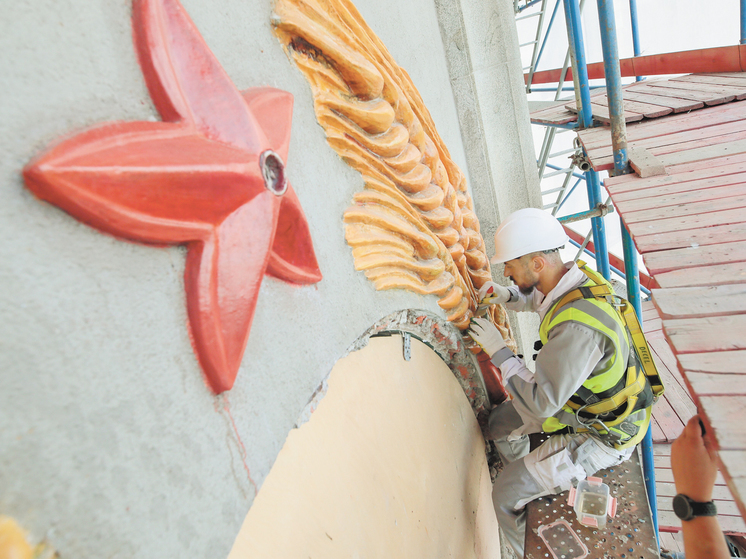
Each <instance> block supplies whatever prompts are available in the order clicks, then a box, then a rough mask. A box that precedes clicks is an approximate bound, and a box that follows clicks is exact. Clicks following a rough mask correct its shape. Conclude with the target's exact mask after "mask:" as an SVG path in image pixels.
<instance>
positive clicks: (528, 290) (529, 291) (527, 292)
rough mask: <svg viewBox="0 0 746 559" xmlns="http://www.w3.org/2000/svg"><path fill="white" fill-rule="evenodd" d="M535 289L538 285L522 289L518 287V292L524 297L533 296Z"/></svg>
mask: <svg viewBox="0 0 746 559" xmlns="http://www.w3.org/2000/svg"><path fill="white" fill-rule="evenodd" d="M534 289H536V284H533V285H531V286H529V287H521V286H520V285H519V286H518V290H519V291H520V292H521V293H523V294H524V295H533V293H534Z"/></svg>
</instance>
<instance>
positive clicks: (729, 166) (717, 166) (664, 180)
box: [604, 153, 746, 193]
mask: <svg viewBox="0 0 746 559" xmlns="http://www.w3.org/2000/svg"><path fill="white" fill-rule="evenodd" d="M744 163H746V154H743V153H739V154H738V155H729V156H728V157H722V158H720V159H716V160H708V161H697V162H695V163H684V164H682V165H673V166H671V167H668V168H667V169H666V171H667V172H668V175H667V176H664V177H648V178H645V179H642V178H640V177H638V176H637V175H620V176H618V177H610V178H608V179H606V180H605V181H604V185H605V186H606V187H607V189H609V192H616V193H620V192H627V191H628V190H635V189H639V188H648V187H649V188H654V187H656V186H665V185H667V184H672V183H678V182H688V181H692V180H700V179H706V178H713V177H720V176H725V175H732V174H734V173H740V172H743V171H745V170H746V165H743V164H744ZM739 165H740V167H739ZM642 181H645V182H642Z"/></svg>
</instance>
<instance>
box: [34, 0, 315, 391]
mask: <svg viewBox="0 0 746 559" xmlns="http://www.w3.org/2000/svg"><path fill="white" fill-rule="evenodd" d="M132 19H133V29H134V41H135V46H136V48H137V52H138V55H139V59H140V65H141V66H142V70H143V74H144V76H145V81H146V83H147V86H148V89H149V91H150V95H151V97H152V99H153V102H154V104H155V106H156V108H157V110H158V112H159V113H160V115H161V117H162V119H163V122H112V123H105V124H102V125H100V126H97V127H94V128H91V129H89V130H86V131H84V132H82V133H80V134H78V135H76V136H74V137H71V138H69V139H67V140H64V141H63V142H62V143H60V144H58V145H56V146H54V147H52V148H51V149H49V150H48V151H47V152H46V153H44V154H42V155H41V156H40V157H39V158H37V159H36V160H34V161H32V162H31V163H30V164H29V165H28V166H27V167H26V168H25V169H24V178H25V181H26V185H27V187H28V188H29V189H30V190H31V191H32V192H33V193H34V194H36V196H38V197H39V198H41V199H43V200H46V201H48V202H50V203H52V204H54V205H56V206H58V207H60V208H62V209H63V210H65V211H66V212H68V213H69V214H71V215H72V216H74V217H75V218H77V219H79V220H80V221H82V222H84V223H87V224H88V225H91V226H93V227H95V228H97V229H100V230H101V231H104V232H107V233H110V234H112V235H116V236H117V237H122V238H125V239H129V240H132V241H137V242H142V243H151V244H158V245H173V244H184V245H186V246H187V247H188V252H187V260H186V271H185V274H184V284H185V288H186V299H187V311H188V315H189V324H190V330H191V338H192V343H193V345H194V349H195V352H196V353H197V356H198V358H199V361H200V364H201V366H202V369H203V370H204V372H205V376H206V379H207V383H208V384H209V386H210V388H211V389H212V390H213V392H215V393H216V394H218V393H220V392H223V391H225V390H229V389H230V388H231V387H232V386H233V382H234V381H235V378H236V374H237V372H238V368H239V366H240V364H241V359H242V357H243V353H244V350H245V348H246V342H247V340H248V337H249V331H250V329H251V321H252V319H253V316H254V310H255V308H256V301H257V297H258V295H259V288H260V286H261V282H262V278H263V277H264V274H265V273H266V274H269V275H271V276H273V277H275V278H278V279H281V280H283V281H286V282H289V283H293V284H310V283H316V282H318V281H320V280H321V272H320V271H319V267H318V264H317V262H316V256H315V254H314V250H313V244H312V242H311V237H310V234H309V230H308V224H307V222H306V218H305V215H304V214H303V210H302V208H301V206H300V202H299V201H298V198H297V196H296V195H295V193H294V192H293V189H292V188H291V186H290V185H289V184H288V183H287V179H286V177H285V163H284V162H285V161H286V160H287V154H288V144H289V142H290V123H291V118H292V106H293V97H292V95H291V94H290V93H287V92H285V91H281V90H278V89H272V88H254V89H250V90H248V91H245V92H239V91H238V90H236V88H235V86H234V85H233V84H232V83H231V81H230V79H229V78H228V76H227V74H226V73H225V71H224V70H223V68H222V67H221V66H220V64H219V63H218V61H217V60H216V59H215V57H214V56H213V54H212V53H211V52H210V50H209V48H208V47H207V45H206V44H205V42H204V40H203V39H202V37H201V36H200V34H199V32H198V31H197V29H196V27H195V26H194V23H193V22H192V21H191V20H190V19H189V16H188V15H187V14H186V12H185V11H184V8H183V7H182V6H181V4H180V3H179V2H178V1H177V0H134V2H133V17H132Z"/></svg>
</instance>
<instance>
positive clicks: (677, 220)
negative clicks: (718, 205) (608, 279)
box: [622, 208, 746, 235]
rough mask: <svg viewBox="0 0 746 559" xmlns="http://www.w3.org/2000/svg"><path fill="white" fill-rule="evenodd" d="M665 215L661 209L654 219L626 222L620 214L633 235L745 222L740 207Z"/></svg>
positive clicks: (744, 213)
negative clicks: (691, 213)
mask: <svg viewBox="0 0 746 559" xmlns="http://www.w3.org/2000/svg"><path fill="white" fill-rule="evenodd" d="M665 216H666V210H661V212H660V216H659V217H658V219H657V220H655V221H651V220H648V221H643V222H640V223H627V220H626V216H625V215H624V214H622V217H623V218H625V220H624V222H625V224H626V225H627V229H628V230H629V231H630V233H632V234H633V235H653V234H656V233H670V232H675V231H685V230H687V229H706V228H707V227H712V226H713V225H725V224H735V223H744V222H746V212H744V211H743V210H742V209H741V208H735V209H730V210H720V211H718V212H712V213H705V214H696V215H689V216H682V217H671V218H666V217H665Z"/></svg>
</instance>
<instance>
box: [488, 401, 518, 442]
mask: <svg viewBox="0 0 746 559" xmlns="http://www.w3.org/2000/svg"><path fill="white" fill-rule="evenodd" d="M521 425H523V420H522V419H521V416H520V415H518V412H517V411H515V406H514V405H513V402H512V401H508V402H504V403H502V404H500V405H499V406H496V407H495V408H494V409H493V410H492V411H491V412H490V419H489V432H490V438H491V439H493V440H501V439H506V438H507V437H508V435H510V434H511V433H512V432H513V431H515V430H516V429H517V428H518V427H520V426H521Z"/></svg>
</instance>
